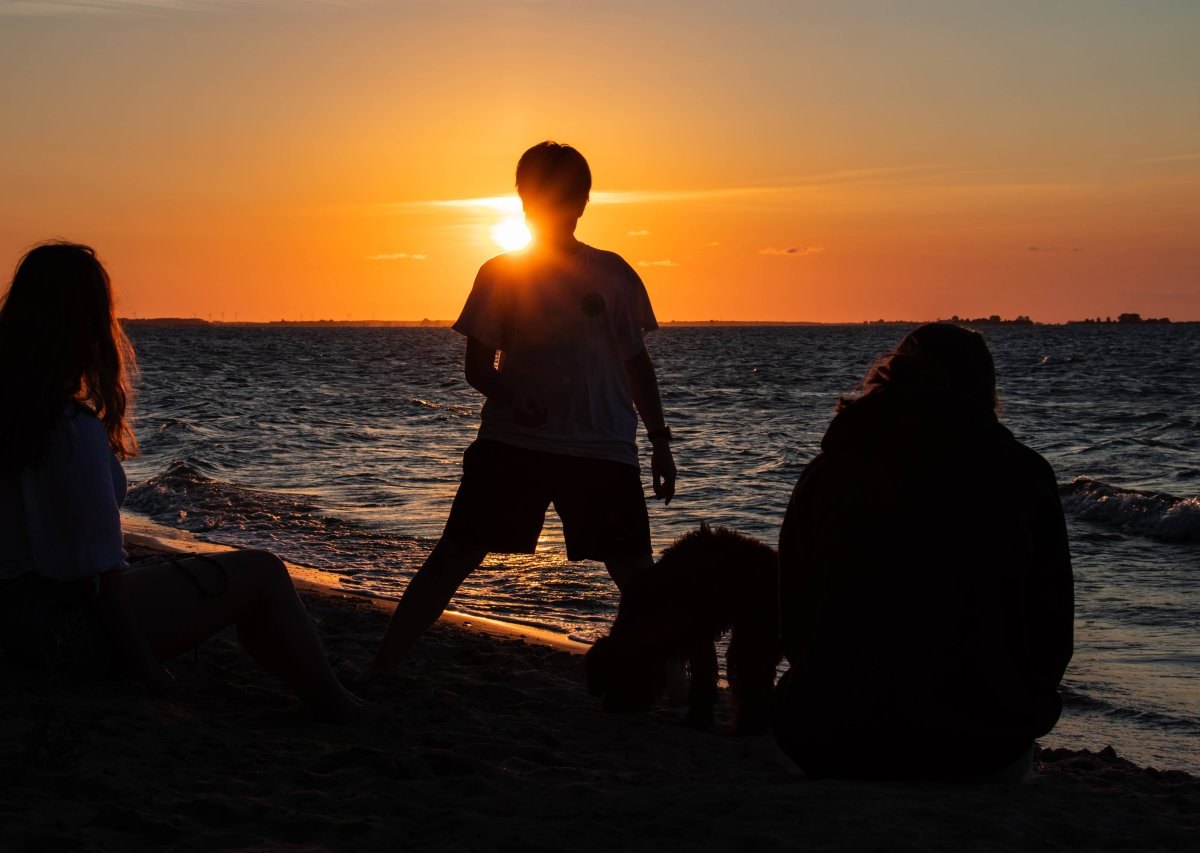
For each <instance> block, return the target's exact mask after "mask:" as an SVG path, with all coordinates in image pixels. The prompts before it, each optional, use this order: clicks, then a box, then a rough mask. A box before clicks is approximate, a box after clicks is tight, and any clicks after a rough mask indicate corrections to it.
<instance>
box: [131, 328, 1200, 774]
mask: <svg viewBox="0 0 1200 853" xmlns="http://www.w3.org/2000/svg"><path fill="white" fill-rule="evenodd" d="M906 331H908V328H907V327H903V326H894V325H887V326H798V327H734V328H730V327H678V328H667V329H663V330H661V331H659V332H657V333H655V334H654V335H651V336H650V338H649V349H650V352H651V355H652V356H653V357H654V359H655V362H656V364H657V367H658V372H659V379H660V383H661V385H662V388H663V401H664V405H665V408H666V410H667V413H668V419H669V422H670V423H671V425H672V429H673V431H674V433H675V437H676V442H675V456H676V461H677V463H678V465H679V468H680V481H679V491H678V494H677V497H676V499H675V500H674V501H672V503H671V505H670V506H669V507H663V506H662V505H661V504H659V503H653V504H652V506H651V524H652V530H653V534H654V540H655V543H656V547H658V548H661V547H663V546H664V545H666V544H668V543H669V542H670V541H671V540H672V539H673V538H675V537H676V536H678V535H681V534H683V533H685V532H686V531H688V530H690V529H692V528H694V527H695V526H696V525H697V524H699V522H701V521H707V522H709V523H710V524H723V525H728V526H731V527H736V528H739V529H741V530H742V531H744V532H746V533H749V534H752V535H755V536H758V537H760V538H762V539H764V540H765V541H767V542H769V543H771V544H772V545H774V544H776V542H777V539H778V531H779V524H780V522H781V520H782V518H783V512H784V509H785V507H786V504H787V499H788V496H789V494H790V492H791V488H792V486H793V485H794V483H795V481H796V478H797V476H798V475H799V473H800V470H801V469H802V467H803V466H804V464H805V463H806V462H807V461H808V460H809V459H811V458H812V457H813V456H814V455H815V453H816V452H817V448H818V442H819V440H820V438H821V435H822V434H823V433H824V430H825V428H826V426H827V425H828V423H829V420H830V418H831V416H832V410H833V406H834V404H835V403H836V401H837V398H838V395H839V394H840V393H842V392H845V391H847V390H849V389H851V388H852V387H853V386H854V385H855V384H856V383H857V382H858V381H859V380H860V379H861V378H862V376H863V374H864V373H865V371H866V369H867V367H868V366H869V364H870V363H871V361H872V360H873V359H874V358H875V357H877V356H878V355H879V354H881V353H882V352H884V351H886V350H887V349H889V348H890V347H892V346H893V345H894V344H895V343H896V342H898V341H899V339H900V338H901V337H902V336H903V334H904V333H905V332H906ZM985 334H986V335H987V337H988V339H989V342H990V344H991V347H992V349H993V352H994V354H995V357H996V362H997V370H998V375H999V385H1000V390H1001V394H1002V399H1003V406H1004V409H1003V415H1002V416H1003V419H1004V421H1005V423H1006V424H1007V425H1008V426H1009V427H1010V428H1011V429H1012V430H1013V432H1014V433H1015V434H1016V435H1017V437H1018V438H1019V439H1021V440H1022V441H1024V442H1025V443H1026V444H1028V445H1030V446H1031V447H1033V448H1034V449H1035V450H1037V451H1039V452H1040V453H1042V454H1043V455H1045V456H1046V457H1047V459H1049V461H1050V462H1051V464H1052V465H1053V466H1054V469H1055V471H1056V473H1057V476H1058V480H1059V483H1060V491H1061V494H1062V500H1063V505H1064V508H1065V510H1066V513H1067V519H1068V525H1069V532H1070V537H1071V549H1072V554H1073V559H1074V567H1075V579H1076V652H1075V658H1074V661H1073V662H1072V664H1071V667H1070V669H1069V671H1068V674H1067V678H1066V682H1065V699H1066V710H1065V712H1064V715H1063V719H1062V721H1061V722H1060V723H1059V725H1058V727H1057V728H1056V729H1055V731H1054V732H1053V733H1051V734H1050V735H1049V736H1047V737H1046V738H1044V739H1043V743H1044V744H1046V745H1051V746H1070V747H1077V748H1080V747H1085V748H1092V749H1098V748H1101V747H1103V746H1105V745H1108V744H1112V745H1113V746H1114V747H1115V748H1116V749H1117V751H1118V752H1119V753H1121V754H1123V755H1125V756H1127V757H1129V758H1131V759H1133V760H1135V761H1138V762H1139V763H1143V764H1148V765H1153V766H1156V767H1160V768H1170V769H1182V770H1188V771H1190V772H1192V773H1197V774H1200V390H1197V389H1198V388H1200V386H1198V385H1197V383H1196V380H1195V377H1196V376H1197V375H1198V374H1200V325H1171V326H1139V327H1131V326H1125V327H1117V326H1069V327H1055V326H1033V327H1028V326H1024V327H1021V326H1001V327H991V328H988V329H986V330H985ZM131 335H132V337H133V340H134V344H135V346H136V348H137V351H138V355H139V358H140V361H141V366H142V376H141V381H140V394H139V398H138V401H137V414H138V421H137V433H138V437H139V439H140V441H141V445H142V455H141V456H140V457H139V458H137V459H135V460H132V461H131V462H130V463H129V464H128V466H127V467H128V470H129V473H130V477H131V479H132V480H133V481H134V486H133V488H132V490H131V492H130V496H129V501H128V503H127V509H129V510H131V511H133V512H136V513H139V514H142V515H145V516H148V517H150V518H152V519H154V520H155V521H158V522H161V523H164V524H167V525H170V526H174V527H178V528H183V529H187V530H190V531H193V532H196V533H198V534H199V535H201V536H202V537H204V538H208V539H211V540H214V541H218V542H223V543H228V544H234V545H251V546H256V547H266V548H270V549H272V550H274V551H276V552H277V553H279V554H281V555H282V556H284V557H285V558H286V559H288V560H291V561H293V562H297V563H301V564H305V565H309V566H313V567H315V568H321V569H326V570H330V571H334V572H338V573H340V574H341V575H342V576H343V577H342V582H343V583H344V584H345V585H346V586H347V587H349V588H353V589H356V590H361V591H363V592H367V593H371V594H377V595H383V596H397V595H399V594H400V593H401V592H402V591H403V589H404V586H405V583H406V582H407V579H408V578H409V577H411V575H412V573H413V572H414V571H415V570H416V568H417V567H418V566H419V565H420V563H421V561H422V560H423V558H424V556H425V555H426V554H427V553H428V551H429V549H430V548H431V547H432V546H433V544H434V542H435V541H436V539H437V537H438V535H439V534H440V533H441V529H442V525H443V523H444V522H445V517H446V514H447V512H448V510H449V507H450V501H451V499H452V498H453V495H454V490H455V487H456V485H457V482H458V477H459V464H460V461H461V455H462V451H463V450H464V449H465V448H466V446H467V445H468V444H469V443H470V441H471V440H472V438H473V437H474V434H475V431H476V429H477V428H478V409H479V406H480V403H481V399H480V397H479V396H478V395H477V394H476V393H475V392H474V391H473V390H472V389H471V388H470V387H469V386H468V385H467V384H466V382H465V380H464V379H463V377H462V371H461V364H462V357H463V350H464V344H463V341H462V339H461V338H459V337H458V336H457V335H455V334H454V333H453V332H451V331H450V330H449V329H445V328H379V329H368V328H346V327H342V328H293V327H289V328H283V327H280V328H275V327H231V326H218V327H200V328H185V327H175V328H165V327H137V328H133V329H132V330H131ZM643 451H644V453H648V448H643ZM646 467H648V463H647V464H646ZM616 604H617V599H616V595H615V589H614V587H613V586H612V584H611V582H610V581H609V580H608V578H607V575H606V573H605V572H604V569H603V566H601V565H598V564H593V563H568V562H567V560H566V555H565V551H564V548H563V542H562V534H561V529H560V528H559V526H558V522H557V519H556V518H555V517H554V516H553V513H551V514H550V516H549V520H548V524H547V526H546V529H545V531H544V532H543V536H542V540H541V543H540V548H539V552H538V553H537V554H536V555H534V556H531V557H514V556H494V557H490V558H489V559H488V561H487V563H485V565H484V566H483V567H482V568H481V569H480V570H479V571H478V572H476V573H475V575H473V576H472V577H471V578H470V579H469V580H468V581H467V583H466V584H465V585H464V587H463V588H462V590H460V593H459V595H458V597H457V598H456V600H455V602H454V604H453V605H452V606H453V607H454V608H455V609H458V610H461V611H464V612H469V613H476V614H480V615H486V616H490V617H493V618H498V619H503V620H508V621H512V622H519V623H529V624H535V625H540V626H544V627H549V628H553V629H556V630H559V631H562V632H563V633H565V634H568V635H570V636H572V637H576V638H579V639H583V640H590V639H593V638H595V637H596V636H598V635H600V634H602V633H603V632H604V631H605V629H606V625H607V623H608V622H609V621H610V620H611V619H612V616H613V614H614V613H615V610H616Z"/></svg>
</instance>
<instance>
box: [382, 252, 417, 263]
mask: <svg viewBox="0 0 1200 853" xmlns="http://www.w3.org/2000/svg"><path fill="white" fill-rule="evenodd" d="M428 257H429V256H428V255H413V254H409V253H408V252H391V253H389V254H386V255H367V260H368V261H423V260H425V259H426V258H428Z"/></svg>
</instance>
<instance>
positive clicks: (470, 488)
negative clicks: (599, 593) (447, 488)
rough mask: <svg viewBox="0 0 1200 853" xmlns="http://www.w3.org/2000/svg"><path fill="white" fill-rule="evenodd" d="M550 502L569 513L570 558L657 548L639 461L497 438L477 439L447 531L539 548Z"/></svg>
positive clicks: (499, 544)
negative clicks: (574, 453) (536, 447)
mask: <svg viewBox="0 0 1200 853" xmlns="http://www.w3.org/2000/svg"><path fill="white" fill-rule="evenodd" d="M550 504H554V511H555V512H557V513H558V517H559V518H561V519H562V525H563V537H564V538H565V539H566V542H567V559H569V560H600V561H603V560H607V559H611V558H613V557H626V556H641V555H644V554H650V553H652V551H651V548H650V516H649V514H648V513H647V511H646V496H645V493H644V492H643V491H642V478H641V472H640V471H639V470H638V469H637V468H636V467H634V466H633V465H626V464H624V463H621V462H613V461H610V460H607V459H589V458H586V457H582V456H566V455H564V454H561V453H545V452H543V451H540V450H527V449H525V448H523V447H516V446H514V445H511V444H505V443H504V442H500V441H492V440H490V439H477V440H476V441H475V442H474V443H472V444H471V446H470V447H468V448H467V450H466V453H464V454H463V475H462V482H461V483H460V484H459V487H458V494H457V495H455V496H454V505H453V507H451V509H450V518H449V519H448V520H447V521H446V530H445V532H444V533H443V534H442V535H443V536H445V537H448V538H451V539H454V540H456V541H459V542H464V543H467V544H470V545H475V546H478V547H481V548H485V549H487V550H488V551H489V552H494V553H502V554H532V553H533V552H534V550H535V549H536V548H537V542H538V537H539V536H540V535H541V532H542V525H543V524H544V523H545V520H546V508H547V507H548V506H549V505H550Z"/></svg>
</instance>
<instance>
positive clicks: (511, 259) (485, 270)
mask: <svg viewBox="0 0 1200 853" xmlns="http://www.w3.org/2000/svg"><path fill="white" fill-rule="evenodd" d="M517 254H518V253H517V252H505V253H504V254H502V255H496V256H495V257H493V258H488V259H487V260H486V261H484V262H483V263H482V264H481V265H480V267H479V272H478V273H477V274H476V276H475V277H476V278H477V279H483V280H488V281H490V280H495V279H499V278H503V277H504V276H505V275H506V274H508V273H511V272H512V271H513V270H514V269H516V268H517V267H518V266H519V265H520V258H519V257H517Z"/></svg>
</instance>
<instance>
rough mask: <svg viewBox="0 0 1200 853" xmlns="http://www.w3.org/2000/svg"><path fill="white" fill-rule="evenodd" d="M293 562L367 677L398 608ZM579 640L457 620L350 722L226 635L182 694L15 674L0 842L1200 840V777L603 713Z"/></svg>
mask: <svg viewBox="0 0 1200 853" xmlns="http://www.w3.org/2000/svg"><path fill="white" fill-rule="evenodd" d="M146 532H147V529H145V528H143V529H141V530H140V531H139V529H138V528H137V525H134V534H135V538H134V539H133V540H132V541H133V543H134V544H135V547H134V548H133V549H132V550H133V552H134V553H135V554H136V553H138V552H139V549H141V548H144V547H151V548H156V547H161V546H159V545H157V544H155V543H154V542H152V541H150V540H146V539H144V538H142V539H138V538H136V537H137V535H138V534H139V533H140V535H141V536H145V534H146ZM167 544H168V545H170V546H172V547H181V548H184V549H189V550H190V549H194V548H208V547H211V546H206V545H203V544H201V543H189V542H186V541H175V542H170V543H167ZM294 577H295V579H296V583H297V586H298V587H299V588H300V590H301V594H302V596H303V598H304V600H305V602H306V604H307V606H308V608H309V610H310V612H311V614H312V616H313V618H314V619H315V620H316V622H317V625H318V627H319V630H320V631H321V634H322V636H323V637H324V639H325V642H326V646H327V650H328V653H329V655H330V657H331V659H332V660H333V661H334V664H335V667H336V669H337V671H338V672H339V674H340V675H342V676H343V677H345V678H346V679H347V680H352V679H353V678H354V677H355V675H356V674H357V672H358V671H359V670H360V668H361V667H363V666H364V665H365V664H366V662H367V661H368V660H369V659H370V656H371V654H372V653H373V651H374V648H375V644H376V642H377V641H378V638H379V637H380V635H381V633H382V631H383V629H384V626H385V624H386V620H387V616H388V612H389V610H390V605H389V604H388V603H387V602H380V601H374V600H370V599H365V598H362V597H358V596H353V595H349V594H346V593H343V592H340V591H338V589H337V588H336V586H335V585H334V584H331V583H330V580H331V578H332V576H328V575H321V574H320V573H316V572H312V571H308V570H301V569H297V570H295V571H294ZM332 580H333V581H334V582H336V578H332ZM584 648H585V647H583V646H580V645H579V644H575V643H571V642H569V641H565V640H562V639H559V638H556V637H554V636H553V635H549V634H542V633H539V632H536V631H528V630H525V629H521V628H514V627H511V626H504V625H499V624H495V623H488V622H486V621H485V620H477V619H473V618H470V617H461V616H458V617H453V616H448V617H447V618H444V619H443V620H442V622H440V623H439V624H438V625H437V626H435V628H434V629H433V630H432V631H431V632H430V633H429V634H428V635H427V637H425V638H424V640H423V641H422V642H421V644H420V645H419V646H418V648H417V650H416V653H415V654H414V656H413V657H412V658H411V659H410V660H409V661H408V662H407V663H406V665H405V666H404V667H403V670H402V672H401V674H400V676H399V677H397V678H395V679H393V680H388V681H385V682H376V683H371V684H368V685H364V686H361V687H360V688H359V689H360V692H361V693H362V694H363V695H364V696H365V697H367V698H368V699H370V700H372V701H373V702H375V703H377V704H378V705H380V706H382V708H384V709H385V711H384V713H383V714H382V715H381V716H380V717H379V718H377V719H375V720H373V721H372V722H370V723H369V724H364V725H358V726H346V727H335V726H328V725H322V724H318V723H315V722H313V720H312V718H311V717H310V715H309V714H308V712H307V710H306V709H305V708H304V706H303V705H301V704H300V702H299V701H298V700H296V699H294V698H292V697H291V696H290V695H289V694H287V693H286V692H285V691H283V690H282V688H281V686H280V684H279V683H278V682H277V681H275V680H274V679H273V678H272V677H270V676H268V675H266V674H264V673H263V672H262V671H261V670H259V669H258V667H257V666H256V665H255V664H254V663H253V662H252V661H251V660H250V659H249V658H248V657H247V656H246V655H245V654H244V653H243V652H242V651H241V649H240V647H239V645H238V644H237V641H236V638H235V637H234V636H233V634H232V632H226V633H225V634H222V635H220V636H218V637H217V638H214V639H213V640H210V641H209V642H207V643H205V644H204V645H203V646H202V647H201V648H200V649H199V650H198V651H197V652H196V653H195V654H190V655H187V656H184V657H182V658H180V659H177V660H176V661H174V663H173V664H172V665H171V669H172V671H173V672H174V674H175V676H176V678H177V679H178V683H179V690H178V695H177V697H176V698H175V699H173V700H171V701H162V700H156V699H153V698H150V697H148V696H146V695H145V694H144V693H142V692H141V691H140V690H139V689H138V688H137V687H136V686H133V685H116V686H112V687H103V688H88V687H84V686H80V685H71V684H64V683H45V682H29V681H27V680H17V681H13V679H12V678H11V677H10V676H6V680H7V681H8V682H9V685H8V689H6V690H5V691H4V692H3V694H2V695H3V698H2V699H0V702H2V720H3V722H2V723H0V730H2V731H3V745H2V747H0V749H2V755H3V769H2V770H0V776H2V778H3V779H4V783H3V784H4V788H5V792H6V793H5V796H4V797H3V798H0V803H2V806H0V808H2V809H3V811H4V814H3V819H2V821H0V826H2V828H0V849H5V850H84V849H87V850H92V849H95V850H136V849H173V850H211V849H226V850H228V849H232V850H252V849H273V850H276V849H284V850H359V851H361V850H424V849H437V850H513V851H516V850H520V851H541V850H572V851H590V850H597V851H600V850H619V849H624V850H628V849H672V850H675V849H682V850H686V849H699V850H792V849H795V850H801V849H803V850H826V849H830V850H967V849H975V850H1025V849H1051V850H1063V849H1068V850H1095V849H1103V850H1187V849H1190V850H1194V849H1196V839H1197V838H1200V780H1197V779H1195V778H1193V777H1191V776H1188V775H1187V774H1184V773H1180V772H1169V771H1168V772H1160V771H1157V770H1154V769H1150V768H1142V767H1138V766H1136V765H1134V764H1132V763H1130V762H1127V761H1125V760H1123V759H1122V758H1120V757H1119V756H1117V755H1115V754H1114V753H1112V752H1111V751H1097V752H1071V751H1066V750H1050V751H1042V752H1041V753H1040V755H1039V757H1038V762H1037V773H1036V776H1035V779H1034V781H1033V783H1032V784H1028V785H1022V786H993V787H970V788H963V787H950V786H939V785H899V784H863V783H849V782H818V781H812V780H809V779H807V778H805V776H804V775H803V774H801V773H799V772H798V771H797V770H796V769H795V768H794V767H792V766H790V765H789V763H788V762H787V761H786V759H784V758H783V757H782V756H781V754H780V753H779V752H778V750H777V749H776V747H775V745H774V742H773V741H772V740H771V739H770V738H768V737H756V738H740V739H738V738H731V737H727V736H724V735H721V734H719V733H705V732H697V731H693V730H690V729H687V728H685V727H683V726H681V725H679V724H678V723H677V722H676V720H675V718H674V716H673V714H672V713H671V712H669V711H667V710H663V711H660V712H658V713H655V714H653V715H635V716H625V715H606V714H603V713H601V711H600V710H599V708H598V707H597V703H596V702H595V701H594V700H592V699H591V698H590V697H589V696H588V695H587V693H586V691H585V690H584V688H583V684H582V673H581V668H580V652H581V651H582V650H583V649H584ZM1103 746H1104V745H1103V744H1098V745H1097V747H1098V750H1099V749H1100V748H1102V747H1103Z"/></svg>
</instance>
